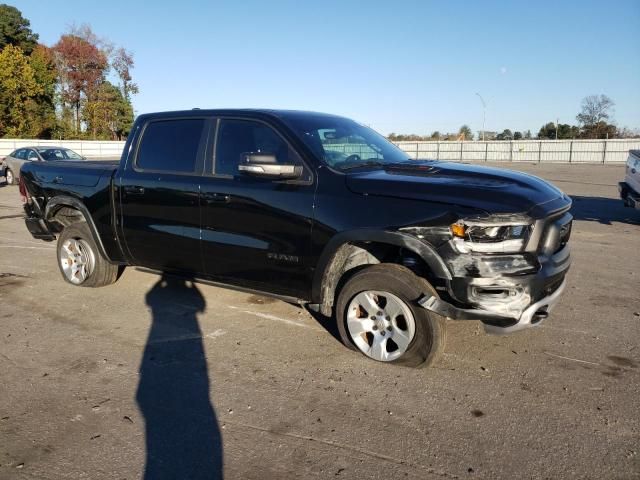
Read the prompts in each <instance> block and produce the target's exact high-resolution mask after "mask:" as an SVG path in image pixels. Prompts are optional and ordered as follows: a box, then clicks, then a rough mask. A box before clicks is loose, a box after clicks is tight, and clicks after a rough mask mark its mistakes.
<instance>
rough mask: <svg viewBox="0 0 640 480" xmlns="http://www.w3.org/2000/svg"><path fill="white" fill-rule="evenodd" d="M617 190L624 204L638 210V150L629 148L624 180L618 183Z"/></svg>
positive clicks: (639, 179) (639, 169)
mask: <svg viewBox="0 0 640 480" xmlns="http://www.w3.org/2000/svg"><path fill="white" fill-rule="evenodd" d="M618 190H619V191H620V198H622V200H624V204H625V206H627V207H632V208H636V209H639V210H640V150H629V158H627V168H626V174H625V177H624V182H620V183H618Z"/></svg>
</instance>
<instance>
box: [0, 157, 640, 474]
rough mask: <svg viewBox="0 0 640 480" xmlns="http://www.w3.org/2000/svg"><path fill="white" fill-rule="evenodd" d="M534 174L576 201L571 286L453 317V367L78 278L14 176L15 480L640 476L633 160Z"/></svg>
mask: <svg viewBox="0 0 640 480" xmlns="http://www.w3.org/2000/svg"><path fill="white" fill-rule="evenodd" d="M517 168H519V169H521V170H525V171H528V172H531V173H534V174H536V175H540V176H542V177H544V178H546V179H549V180H551V181H553V182H554V183H555V184H556V185H557V186H559V187H560V188H562V189H563V190H564V191H566V192H567V193H569V194H570V195H572V196H573V198H574V200H575V204H574V209H573V213H574V216H575V218H576V221H575V224H574V230H573V234H572V240H571V244H572V248H573V262H574V263H573V267H572V270H571V272H570V274H569V287H568V289H567V291H566V292H565V294H564V297H563V299H562V301H561V303H560V305H559V306H558V308H557V310H556V311H555V312H554V314H553V316H552V317H551V318H550V319H549V320H548V321H547V322H545V323H544V324H543V325H542V326H541V327H539V328H537V329H534V330H530V331H525V332H521V333H518V334H515V335H512V336H504V337H495V336H487V335H485V334H484V333H482V329H481V327H480V325H479V324H476V323H475V322H458V323H454V322H449V324H448V326H449V331H448V343H447V347H446V353H445V355H444V357H443V359H442V360H441V361H440V362H439V363H438V364H437V365H436V366H435V367H433V368H429V369H418V370H414V369H407V368H400V367H391V366H387V365H384V364H379V363H375V362H373V361H370V360H367V359H365V358H364V357H363V356H361V355H359V354H356V353H354V352H351V351H349V350H347V349H346V348H344V347H343V346H342V345H341V344H340V343H339V342H338V341H337V340H336V339H335V338H334V337H333V336H332V335H331V334H330V332H328V331H327V330H326V329H325V328H324V327H323V325H322V324H321V323H319V322H318V321H316V320H315V319H314V318H313V317H312V316H310V315H309V314H308V313H307V312H306V311H305V310H303V309H301V308H298V307H296V306H292V305H288V304H285V303H282V302H279V301H274V300H270V299H266V298H263V297H259V296H255V295H248V294H243V293H237V292H233V291H229V290H223V289H219V288H214V287H211V286H206V285H195V286H192V285H190V284H187V283H185V282H181V281H176V280H171V279H169V280H168V281H165V282H163V279H162V278H160V277H157V276H154V275H151V274H147V273H143V272H140V271H136V270H133V269H128V270H127V271H125V273H124V275H123V277H122V278H121V279H120V280H119V281H118V282H117V283H116V284H115V285H112V286H109V287H105V288H102V289H83V288H78V287H72V286H69V285H67V284H65V283H64V282H63V281H62V279H61V277H60V274H59V272H58V270H57V266H56V260H55V248H54V244H51V243H45V242H40V241H36V240H33V239H32V238H31V237H30V236H29V234H28V233H27V231H26V229H25V227H24V224H23V221H22V219H21V218H20V217H21V207H20V199H19V196H18V192H17V189H16V188H15V187H7V186H4V184H2V185H0V321H1V328H0V478H3V479H7V478H17V479H32V478H38V479H40V478H42V479H102V478H109V479H110V478H115V479H134V478H140V477H141V476H142V475H143V472H145V469H146V473H147V478H186V477H187V475H188V473H189V472H200V473H202V472H207V473H208V474H209V475H208V476H201V477H198V478H215V477H216V476H217V474H219V473H220V472H221V471H224V475H225V477H226V478H242V479H253V478H256V479H258V478H259V479H261V480H266V479H271V478H274V479H275V478H293V477H297V478H309V477H319V478H336V477H347V478H380V479H391V478H420V479H425V478H638V477H639V476H640V414H639V412H640V348H639V346H638V344H639V341H640V299H639V297H638V291H639V287H640V212H638V211H632V210H630V209H625V208H623V207H622V203H621V201H620V200H618V199H617V190H616V182H617V181H619V180H620V179H621V178H622V176H623V169H624V167H623V166H576V165H556V166H544V167H543V166H538V165H519V166H518V167H517Z"/></svg>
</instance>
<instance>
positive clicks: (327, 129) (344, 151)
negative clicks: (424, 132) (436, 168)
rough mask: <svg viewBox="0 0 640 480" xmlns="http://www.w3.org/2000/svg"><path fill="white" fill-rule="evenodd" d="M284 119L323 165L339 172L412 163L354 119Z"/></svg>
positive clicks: (404, 154)
mask: <svg viewBox="0 0 640 480" xmlns="http://www.w3.org/2000/svg"><path fill="white" fill-rule="evenodd" d="M284 120H285V122H286V123H287V125H289V127H291V128H292V129H293V130H294V131H295V132H296V133H297V134H298V135H299V137H300V138H301V139H302V140H304V142H305V143H306V144H307V146H308V147H309V148H311V150H313V152H314V153H316V155H317V156H318V157H319V158H320V159H321V160H322V161H323V162H324V163H326V164H327V165H329V166H330V167H333V168H336V169H338V170H343V171H344V170H350V169H353V168H360V167H377V166H382V165H387V164H390V163H402V162H407V161H409V160H411V159H410V157H409V156H408V155H407V154H406V153H405V152H403V151H402V150H400V149H399V148H398V147H396V146H395V145H394V144H393V143H391V142H390V141H388V140H387V139H386V138H384V137H383V136H382V135H380V134H379V133H377V132H375V131H373V130H371V129H370V128H368V127H365V126H363V125H360V124H358V123H356V122H354V121H353V120H349V119H346V118H340V117H330V116H326V117H325V116H317V117H307V116H305V117H297V118H295V119H286V118H285V119H284Z"/></svg>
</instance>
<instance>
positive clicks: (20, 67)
mask: <svg viewBox="0 0 640 480" xmlns="http://www.w3.org/2000/svg"><path fill="white" fill-rule="evenodd" d="M40 94H42V87H41V86H40V85H39V84H38V82H37V81H36V75H35V72H34V70H33V67H32V66H31V64H30V63H29V58H28V57H27V56H26V55H25V54H24V53H23V52H22V50H21V49H20V48H18V47H14V46H13V45H7V46H5V47H4V49H3V50H2V52H0V136H3V137H4V136H6V137H22V136H26V135H27V133H28V130H29V121H28V119H29V116H28V105H29V101H30V100H32V99H34V98H35V97H36V96H37V95H40Z"/></svg>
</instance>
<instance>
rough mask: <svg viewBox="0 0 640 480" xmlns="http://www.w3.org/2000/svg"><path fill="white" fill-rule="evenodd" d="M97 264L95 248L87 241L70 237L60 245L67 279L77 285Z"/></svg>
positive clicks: (61, 259)
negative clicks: (92, 248)
mask: <svg viewBox="0 0 640 480" xmlns="http://www.w3.org/2000/svg"><path fill="white" fill-rule="evenodd" d="M94 265H95V257H94V255H93V250H91V247H90V246H89V244H88V243H87V242H85V241H84V240H82V239H80V238H78V239H75V238H69V239H68V240H65V241H64V242H63V243H62V246H61V247H60V267H61V268H62V272H63V273H64V275H65V277H67V280H69V281H70V282H71V283H74V284H76V285H80V284H81V283H82V282H84V281H85V280H86V279H87V278H89V275H91V272H93V267H94Z"/></svg>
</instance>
